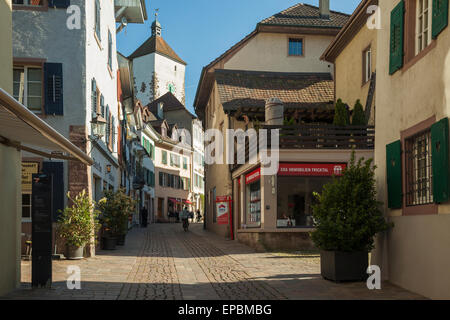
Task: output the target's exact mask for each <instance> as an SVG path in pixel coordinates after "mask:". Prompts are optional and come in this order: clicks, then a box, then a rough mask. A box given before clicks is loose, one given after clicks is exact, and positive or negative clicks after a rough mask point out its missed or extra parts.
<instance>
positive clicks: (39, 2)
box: [12, 0, 44, 7]
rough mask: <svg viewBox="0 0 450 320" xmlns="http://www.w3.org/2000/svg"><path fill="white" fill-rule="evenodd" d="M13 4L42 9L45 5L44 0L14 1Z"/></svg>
mask: <svg viewBox="0 0 450 320" xmlns="http://www.w3.org/2000/svg"><path fill="white" fill-rule="evenodd" d="M12 4H17V5H22V6H30V7H42V6H43V5H44V0H13V1H12Z"/></svg>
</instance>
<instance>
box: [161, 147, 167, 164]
mask: <svg viewBox="0 0 450 320" xmlns="http://www.w3.org/2000/svg"><path fill="white" fill-rule="evenodd" d="M162 163H163V164H167V152H166V151H164V150H163V151H162Z"/></svg>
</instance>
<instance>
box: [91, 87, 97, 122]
mask: <svg viewBox="0 0 450 320" xmlns="http://www.w3.org/2000/svg"><path fill="white" fill-rule="evenodd" d="M91 109H92V118H96V117H97V82H96V81H95V79H92V82H91Z"/></svg>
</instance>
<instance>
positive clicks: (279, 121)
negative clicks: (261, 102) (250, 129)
mask: <svg viewBox="0 0 450 320" xmlns="http://www.w3.org/2000/svg"><path fill="white" fill-rule="evenodd" d="M265 111H266V124H267V125H269V126H276V125H283V120H284V105H283V101H281V100H280V99H278V98H270V99H267V100H266V107H265Z"/></svg>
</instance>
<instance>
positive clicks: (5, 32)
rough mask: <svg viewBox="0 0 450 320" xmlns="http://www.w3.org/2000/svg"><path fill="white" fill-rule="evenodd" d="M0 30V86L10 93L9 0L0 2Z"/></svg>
mask: <svg viewBox="0 0 450 320" xmlns="http://www.w3.org/2000/svg"><path fill="white" fill-rule="evenodd" d="M0 32H1V39H2V45H1V50H0V70H2V72H1V74H0V88H2V89H3V90H6V91H7V92H9V93H11V94H12V87H13V85H12V84H13V71H12V17H11V0H5V1H1V2H0Z"/></svg>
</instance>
